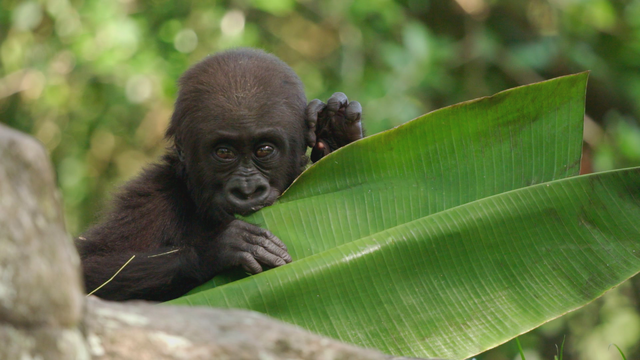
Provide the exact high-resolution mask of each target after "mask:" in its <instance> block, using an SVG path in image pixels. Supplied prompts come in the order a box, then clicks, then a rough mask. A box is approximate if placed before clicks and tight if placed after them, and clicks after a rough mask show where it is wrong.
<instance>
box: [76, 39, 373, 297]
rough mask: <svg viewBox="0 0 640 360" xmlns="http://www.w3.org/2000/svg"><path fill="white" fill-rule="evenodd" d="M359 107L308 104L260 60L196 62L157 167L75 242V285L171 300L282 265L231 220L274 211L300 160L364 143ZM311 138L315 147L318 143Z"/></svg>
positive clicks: (275, 244)
mask: <svg viewBox="0 0 640 360" xmlns="http://www.w3.org/2000/svg"><path fill="white" fill-rule="evenodd" d="M361 113H362V108H361V106H360V104H358V103H357V102H355V101H354V102H351V103H349V102H348V100H347V97H346V96H345V95H344V94H342V93H336V94H334V95H333V96H332V97H331V98H330V99H329V100H328V101H327V104H324V103H322V102H320V101H319V100H314V101H312V102H311V103H309V105H308V106H307V103H306V97H305V94H304V90H303V86H302V83H301V81H300V79H299V78H298V76H297V75H296V74H295V73H294V72H293V70H292V69H291V68H290V67H289V66H287V65H286V64H285V63H284V62H282V61H281V60H279V59H278V58H277V57H275V56H273V55H270V54H266V53H264V52H262V51H258V50H251V49H238V50H232V51H227V52H224V53H220V54H217V55H213V56H210V57H208V58H206V59H204V60H203V61H202V62H200V63H198V64H196V65H195V66H193V67H192V68H191V69H189V70H188V71H187V72H186V73H185V74H184V75H183V76H182V78H181V79H180V91H179V94H178V99H177V101H176V105H175V110H174V113H173V116H172V118H171V124H170V125H169V129H168V130H167V134H166V136H167V138H168V139H169V140H170V141H171V142H172V145H173V146H171V147H170V149H169V151H168V153H167V154H165V155H164V156H163V158H162V160H161V162H160V163H158V164H155V165H152V166H151V167H149V168H147V169H145V170H144V171H143V173H142V174H141V175H140V176H139V177H137V178H136V179H134V180H132V181H130V182H129V183H127V184H126V185H125V186H124V187H123V189H122V190H121V191H120V193H119V194H118V195H116V197H115V199H114V202H113V204H112V208H111V210H110V211H109V213H108V214H107V216H106V218H105V219H104V221H103V222H102V223H100V224H98V225H96V226H94V227H92V228H90V229H89V230H88V231H87V232H86V233H85V234H84V235H83V236H81V237H79V238H78V239H77V240H76V246H77V248H78V251H79V252H80V256H81V258H82V268H83V271H84V279H85V286H86V289H87V290H88V291H92V290H94V289H96V288H98V287H99V286H101V285H102V284H104V283H105V282H107V281H108V280H109V279H110V278H111V277H112V276H113V275H114V274H115V273H116V272H117V271H118V270H119V269H120V268H121V267H122V266H123V265H124V264H125V263H126V262H127V261H128V260H129V259H131V258H132V257H133V256H134V255H135V257H134V258H133V260H132V261H131V262H130V263H129V264H127V266H125V267H124V268H123V269H122V271H121V272H120V273H118V274H117V276H115V277H114V278H113V279H112V280H111V281H110V282H108V283H107V284H105V285H104V286H103V287H102V288H100V290H98V291H97V292H96V293H95V294H96V295H97V296H100V297H102V298H105V299H110V300H127V299H146V300H157V301H165V300H169V299H172V298H176V297H178V296H180V295H182V294H184V293H185V292H187V291H189V290H190V289H192V288H193V287H195V286H197V285H199V284H201V283H203V282H205V281H207V280H209V279H211V278H212V277H213V276H214V275H216V274H218V273H220V272H221V271H223V270H225V269H228V268H231V267H235V266H242V267H243V268H244V269H245V270H246V271H248V272H251V273H254V274H255V273H259V272H261V271H262V265H264V266H267V267H276V266H281V265H284V264H286V263H288V262H291V257H290V256H289V254H288V253H287V248H286V246H285V245H284V244H283V243H282V241H280V239H278V238H277V237H276V236H274V235H273V234H271V233H270V232H269V231H267V230H264V229H261V228H259V227H257V226H255V225H252V224H249V223H246V222H244V221H241V220H237V219H235V217H234V214H241V215H247V214H250V213H252V212H255V211H257V210H259V209H261V208H263V207H265V206H269V205H271V204H273V202H274V201H275V200H276V199H277V198H278V196H279V195H280V194H281V193H282V192H283V191H284V189H286V188H287V187H288V186H289V185H290V184H291V183H292V182H293V180H294V179H295V178H296V177H297V176H298V175H300V173H301V172H302V170H303V169H304V167H305V165H307V163H308V159H307V157H306V156H305V152H306V149H307V146H309V147H312V148H313V151H312V157H313V160H314V161H317V160H318V159H320V158H321V157H322V156H324V155H326V154H328V153H329V152H331V151H333V150H335V149H337V148H338V147H340V146H344V145H345V144H348V143H350V142H352V141H354V140H358V139H360V138H362V137H363V131H362V126H361V122H360V118H361ZM316 140H317V141H316Z"/></svg>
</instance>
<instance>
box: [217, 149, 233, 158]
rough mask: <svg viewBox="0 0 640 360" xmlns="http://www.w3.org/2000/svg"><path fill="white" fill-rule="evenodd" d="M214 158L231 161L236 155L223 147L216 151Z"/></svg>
mask: <svg viewBox="0 0 640 360" xmlns="http://www.w3.org/2000/svg"><path fill="white" fill-rule="evenodd" d="M216 156H217V157H219V158H220V159H223V160H233V159H235V158H236V154H234V153H233V151H231V150H229V149H227V148H224V147H221V148H217V149H216Z"/></svg>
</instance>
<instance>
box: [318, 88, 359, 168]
mask: <svg viewBox="0 0 640 360" xmlns="http://www.w3.org/2000/svg"><path fill="white" fill-rule="evenodd" d="M306 118H307V126H308V127H309V130H311V134H309V135H308V136H307V145H309V147H312V148H313V150H312V152H311V161H313V162H316V161H318V160H320V159H321V158H322V157H324V156H325V155H327V154H329V153H330V152H332V151H334V150H337V149H338V148H341V147H343V146H345V145H347V144H349V143H351V142H354V141H356V140H359V139H362V138H363V137H364V131H363V129H362V122H361V120H362V106H361V105H360V103H359V102H357V101H352V102H349V99H347V96H346V95H345V94H343V93H340V92H337V93H334V94H333V95H331V97H330V98H329V100H328V101H327V103H326V104H325V103H323V102H322V101H320V100H318V99H315V100H313V101H311V102H310V103H309V105H307V110H306Z"/></svg>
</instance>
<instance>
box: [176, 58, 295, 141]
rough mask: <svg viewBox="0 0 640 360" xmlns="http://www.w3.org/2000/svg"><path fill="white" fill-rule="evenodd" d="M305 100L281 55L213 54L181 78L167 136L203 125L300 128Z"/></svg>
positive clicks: (293, 75)
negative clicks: (268, 125)
mask: <svg viewBox="0 0 640 360" xmlns="http://www.w3.org/2000/svg"><path fill="white" fill-rule="evenodd" d="M305 107H306V96H305V94H304V88H303V85H302V82H301V81H300V78H298V76H297V75H296V74H295V72H294V71H293V70H292V69H291V68H290V67H289V66H288V65H287V64H285V63H284V62H283V61H281V60H280V59H278V58H277V57H275V56H273V55H270V54H267V53H265V52H263V51H259V50H255V49H235V50H230V51H226V52H223V53H219V54H216V55H213V56H209V57H207V58H205V59H204V60H202V61H201V62H200V63H198V64H196V65H195V66H193V67H192V68H191V69H189V70H188V71H187V72H186V73H185V74H184V75H183V76H182V77H181V79H180V91H179V94H178V100H177V102H176V109H175V111H174V116H173V117H172V120H171V125H170V127H169V129H168V131H167V136H169V137H171V136H173V135H179V133H181V132H182V131H184V130H187V129H188V128H200V127H201V126H206V127H209V126H211V127H215V126H217V125H218V124H220V123H221V122H224V124H225V125H224V126H230V125H231V126H234V125H233V124H237V125H238V126H245V127H246V126H255V125H256V124H263V123H264V124H271V126H285V127H293V128H292V130H293V129H296V130H300V129H301V128H300V127H301V126H302V125H303V122H304V109H305Z"/></svg>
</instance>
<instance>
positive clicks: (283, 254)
mask: <svg viewBox="0 0 640 360" xmlns="http://www.w3.org/2000/svg"><path fill="white" fill-rule="evenodd" d="M275 240H277V242H276V241H273V240H271V239H268V238H264V237H261V236H257V235H251V236H249V238H248V239H247V241H248V242H249V243H250V244H253V246H260V247H262V248H264V249H265V250H267V251H268V252H270V253H271V254H273V255H275V256H277V257H279V258H281V259H282V260H284V261H285V262H287V263H290V262H291V260H292V259H291V255H289V253H288V252H287V250H286V249H283V248H281V247H280V246H278V242H279V243H280V244H282V241H280V239H278V238H275ZM282 245H284V244H282ZM253 246H251V248H253Z"/></svg>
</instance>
